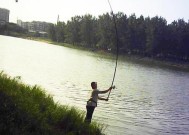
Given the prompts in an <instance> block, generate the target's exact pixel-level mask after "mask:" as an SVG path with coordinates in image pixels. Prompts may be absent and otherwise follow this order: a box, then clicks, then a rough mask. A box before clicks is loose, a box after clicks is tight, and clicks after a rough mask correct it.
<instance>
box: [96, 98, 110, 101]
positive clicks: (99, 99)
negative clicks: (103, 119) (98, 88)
mask: <svg viewBox="0 0 189 135" xmlns="http://www.w3.org/2000/svg"><path fill="white" fill-rule="evenodd" d="M98 99H99V100H105V101H108V99H107V98H102V97H98Z"/></svg>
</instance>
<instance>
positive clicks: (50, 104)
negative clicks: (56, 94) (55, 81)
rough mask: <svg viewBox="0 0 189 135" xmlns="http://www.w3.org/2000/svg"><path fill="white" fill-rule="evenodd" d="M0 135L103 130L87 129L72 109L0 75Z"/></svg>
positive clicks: (77, 134)
mask: <svg viewBox="0 0 189 135" xmlns="http://www.w3.org/2000/svg"><path fill="white" fill-rule="evenodd" d="M0 103H1V105H0V134H14V135H18V134H19V135H20V134H22V135H23V134H24V135H25V134H26V135H41V134H43V135H51V134H52V135H64V134H65V135H101V134H103V133H102V131H103V130H104V127H103V126H102V125H101V124H97V123H96V122H93V123H92V124H90V125H88V124H86V123H84V121H83V119H84V116H85V113H84V112H83V111H81V110H78V109H76V108H74V107H69V106H63V105H60V104H57V103H54V101H53V98H52V97H51V96H50V95H47V94H46V93H45V91H44V90H43V89H42V88H40V87H38V86H29V85H25V84H24V83H22V82H21V80H20V79H19V78H11V77H9V76H8V75H6V74H4V73H3V72H1V73H0Z"/></svg>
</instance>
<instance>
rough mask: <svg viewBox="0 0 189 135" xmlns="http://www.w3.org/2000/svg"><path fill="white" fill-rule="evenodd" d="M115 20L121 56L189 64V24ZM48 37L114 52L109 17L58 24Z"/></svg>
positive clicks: (131, 18)
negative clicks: (152, 58) (183, 61)
mask: <svg viewBox="0 0 189 135" xmlns="http://www.w3.org/2000/svg"><path fill="white" fill-rule="evenodd" d="M115 19H116V25H117V31H118V38H119V40H118V41H119V51H120V52H121V53H125V54H136V55H141V56H148V57H156V58H162V59H173V60H185V61H189V22H188V23H187V22H185V21H184V20H183V19H179V20H177V21H174V22H172V23H171V24H167V21H166V20H165V19H164V18H162V17H158V16H156V17H153V18H150V17H147V18H144V17H143V16H140V17H138V18H137V17H136V16H135V14H132V15H131V16H129V17H127V15H126V14H124V13H121V12H119V13H117V14H115ZM49 37H50V38H51V39H52V40H53V41H58V42H66V43H70V44H73V45H77V46H84V47H89V48H95V49H104V50H107V49H109V50H110V49H111V50H112V51H113V52H115V50H116V35H115V24H114V21H113V16H112V15H111V14H109V13H106V14H103V15H100V16H99V17H98V18H95V17H93V16H92V15H90V14H87V15H84V16H75V17H72V18H71V20H70V21H67V23H65V22H58V23H57V24H56V25H51V26H50V29H49Z"/></svg>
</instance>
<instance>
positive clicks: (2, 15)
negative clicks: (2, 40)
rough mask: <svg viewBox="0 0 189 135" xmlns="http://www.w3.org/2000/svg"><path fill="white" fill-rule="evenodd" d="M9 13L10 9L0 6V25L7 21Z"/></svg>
mask: <svg viewBox="0 0 189 135" xmlns="http://www.w3.org/2000/svg"><path fill="white" fill-rule="evenodd" d="M9 13H10V11H9V10H8V9H5V8H0V25H3V24H6V23H8V22H9Z"/></svg>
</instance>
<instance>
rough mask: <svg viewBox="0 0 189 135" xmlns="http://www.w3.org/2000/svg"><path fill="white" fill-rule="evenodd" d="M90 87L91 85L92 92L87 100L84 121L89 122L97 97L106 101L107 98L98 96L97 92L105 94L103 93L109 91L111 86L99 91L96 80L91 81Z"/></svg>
mask: <svg viewBox="0 0 189 135" xmlns="http://www.w3.org/2000/svg"><path fill="white" fill-rule="evenodd" d="M91 87H92V92H91V97H90V99H89V100H88V101H87V105H86V110H87V114H86V117H85V122H87V123H89V124H90V123H91V119H92V115H93V112H94V109H95V107H97V101H98V99H99V100H105V101H108V99H107V98H102V97H99V96H98V94H105V93H107V92H109V91H110V90H112V87H110V88H109V89H107V90H104V91H99V90H98V89H97V82H91Z"/></svg>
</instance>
